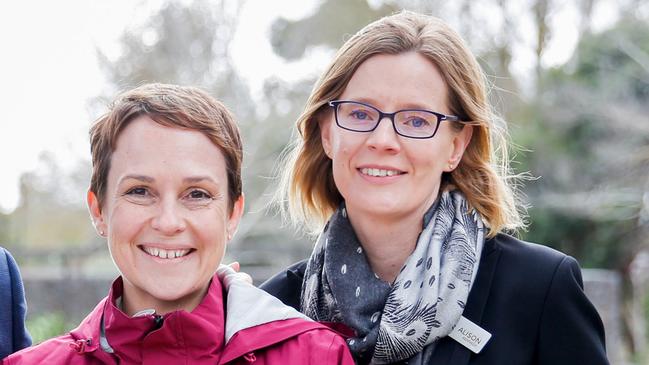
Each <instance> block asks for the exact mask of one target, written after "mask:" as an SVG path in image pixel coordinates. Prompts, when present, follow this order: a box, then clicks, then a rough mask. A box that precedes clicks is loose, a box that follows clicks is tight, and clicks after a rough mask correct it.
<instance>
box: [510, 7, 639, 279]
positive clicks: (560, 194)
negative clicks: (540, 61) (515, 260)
mask: <svg viewBox="0 0 649 365" xmlns="http://www.w3.org/2000/svg"><path fill="white" fill-rule="evenodd" d="M647 49H649V27H647V23H646V21H644V20H639V19H634V18H625V19H622V20H621V21H620V22H619V24H618V25H617V26H616V27H614V28H613V29H610V30H608V31H606V32H603V33H601V34H589V35H586V36H585V37H584V38H583V39H582V41H581V42H580V43H579V45H578V47H577V50H576V52H575V55H574V56H573V59H572V60H571V61H570V62H569V63H568V64H566V65H564V66H561V67H558V68H556V69H552V70H548V71H546V72H544V73H543V75H542V77H543V83H542V84H543V89H542V90H540V94H539V95H538V97H537V98H536V99H535V100H533V101H532V102H531V103H529V105H528V109H527V111H526V112H525V114H526V115H525V116H520V117H519V119H521V120H526V121H527V122H526V123H527V125H526V126H525V128H524V129H522V132H521V133H518V134H517V135H516V138H517V141H518V142H519V143H521V144H523V145H525V146H527V147H529V148H530V149H531V150H532V151H533V153H531V154H529V155H527V156H526V158H527V161H525V164H526V166H527V167H528V168H529V169H530V170H531V171H532V172H533V173H534V174H535V175H538V176H541V177H542V178H541V179H540V180H539V181H538V182H537V183H535V184H531V185H530V186H529V187H528V189H527V194H528V196H529V197H530V200H531V201H532V205H533V206H534V207H535V208H534V209H533V210H532V211H531V213H532V220H531V221H532V229H531V230H530V232H529V233H528V234H527V237H528V238H529V239H532V240H539V241H540V242H547V243H549V244H552V245H555V246H556V247H559V248H560V249H562V250H563V251H566V252H568V253H570V254H573V255H575V256H577V257H579V258H580V259H581V261H582V263H583V264H584V265H586V266H595V267H608V268H615V269H618V270H620V271H622V272H624V271H626V267H627V266H628V264H629V263H630V261H631V259H632V258H633V256H634V255H635V253H636V252H637V251H638V250H639V249H640V248H641V247H643V246H647V245H649V242H647V232H646V229H647V222H646V220H642V219H640V212H641V209H642V207H643V195H644V194H645V191H646V186H647V182H648V181H649V159H648V158H647V146H649V117H648V115H649V54H648V53H647V52H646V51H645V50H647Z"/></svg>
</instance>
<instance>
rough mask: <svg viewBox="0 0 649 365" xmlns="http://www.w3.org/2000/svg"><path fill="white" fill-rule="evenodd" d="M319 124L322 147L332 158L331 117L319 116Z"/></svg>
mask: <svg viewBox="0 0 649 365" xmlns="http://www.w3.org/2000/svg"><path fill="white" fill-rule="evenodd" d="M318 126H319V127H320V140H321V142H322V149H323V150H324V153H325V155H327V157H329V158H330V159H331V118H326V117H324V118H323V117H320V118H318Z"/></svg>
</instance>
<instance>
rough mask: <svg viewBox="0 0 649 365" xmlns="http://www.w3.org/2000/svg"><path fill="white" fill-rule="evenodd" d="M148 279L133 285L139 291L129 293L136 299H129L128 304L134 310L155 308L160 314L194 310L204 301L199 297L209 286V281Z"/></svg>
mask: <svg viewBox="0 0 649 365" xmlns="http://www.w3.org/2000/svg"><path fill="white" fill-rule="evenodd" d="M148 279H149V280H146V281H143V280H141V281H140V282H139V283H133V284H134V286H136V287H137V289H136V290H134V291H129V292H130V293H129V294H131V295H132V296H133V297H134V298H129V299H128V302H130V303H131V304H132V305H133V306H135V307H137V308H134V309H136V310H138V311H139V310H142V309H149V308H153V309H155V310H156V311H157V312H158V313H159V314H164V313H166V312H169V311H172V310H178V309H185V310H187V311H191V310H193V309H194V307H195V306H196V305H198V303H200V300H201V299H202V298H199V296H201V294H202V293H204V292H205V291H206V289H207V286H208V285H209V280H207V281H205V280H189V279H187V278H177V279H176V280H173V279H172V280H164V279H161V278H148ZM178 279H180V280H178ZM125 294H126V292H125ZM139 307H142V308H139ZM145 307H146V308H145Z"/></svg>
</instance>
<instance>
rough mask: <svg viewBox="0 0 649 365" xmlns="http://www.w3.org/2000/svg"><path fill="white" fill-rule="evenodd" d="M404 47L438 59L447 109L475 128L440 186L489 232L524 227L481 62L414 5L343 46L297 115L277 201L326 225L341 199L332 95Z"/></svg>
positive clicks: (316, 225)
mask: <svg viewBox="0 0 649 365" xmlns="http://www.w3.org/2000/svg"><path fill="white" fill-rule="evenodd" d="M406 52H417V53H419V54H421V55H423V56H424V57H426V58H427V59H428V60H430V61H431V62H432V63H433V64H435V65H436V66H437V68H438V70H439V71H440V73H441V74H442V76H443V78H444V80H445V82H446V85H447V86H448V100H447V103H448V105H449V108H450V112H451V114H454V115H457V116H459V117H460V120H461V122H460V123H456V125H455V126H456V127H457V128H458V129H461V128H462V125H463V124H469V125H472V126H473V128H474V129H473V136H472V138H471V141H470V143H469V145H468V146H467V149H466V151H465V153H464V155H463V157H462V160H461V161H460V164H459V165H458V166H457V168H456V169H455V170H453V171H452V172H450V173H444V174H443V175H442V186H441V188H442V189H444V188H452V187H455V188H457V189H459V190H461V191H462V192H463V193H464V195H465V196H466V198H467V200H468V201H469V204H470V205H471V206H472V207H473V208H474V209H476V210H477V211H478V212H479V213H480V214H481V215H482V217H483V219H484V221H485V223H486V224H487V225H488V227H489V236H490V237H492V236H494V235H495V234H497V233H498V232H500V231H502V230H503V229H506V230H514V229H516V228H518V227H521V226H523V225H524V222H523V218H522V214H521V213H520V212H519V210H518V209H519V207H518V205H517V197H516V189H515V186H513V184H511V183H509V180H510V179H509V177H510V174H509V156H508V146H509V141H508V135H507V129H506V124H505V123H504V122H503V121H502V119H500V118H499V117H498V116H497V115H496V114H495V113H494V112H493V111H492V108H491V105H490V104H489V101H488V98H487V82H486V78H485V75H484V73H483V72H482V69H481V68H480V65H479V64H478V62H477V61H476V59H475V57H474V56H473V54H472V53H471V51H470V50H469V49H468V47H467V46H466V44H465V42H464V41H463V40H462V38H461V37H460V36H459V34H457V32H455V31H454V30H453V29H451V28H450V27H449V26H448V25H446V24H445V23H444V22H443V21H441V20H440V19H437V18H435V17H432V16H427V15H423V14H417V13H413V12H409V11H403V12H400V13H397V14H394V15H392V16H388V17H385V18H382V19H379V20H377V21H375V22H373V23H371V24H369V25H367V26H366V27H364V28H363V29H361V30H360V31H359V32H358V33H356V34H355V35H354V36H352V37H351V38H350V39H349V40H348V41H347V42H345V44H344V45H343V46H342V47H341V48H340V49H339V50H338V52H337V53H336V55H335V57H334V60H333V61H332V63H331V64H330V66H329V68H328V69H327V70H326V71H325V73H324V74H323V75H322V76H321V77H320V79H319V80H318V82H317V83H316V85H315V86H314V88H313V91H312V92H311V95H310V97H309V99H308V101H307V104H306V107H305V110H304V112H303V113H302V114H301V115H300V117H299V118H298V120H297V128H298V131H299V132H300V138H298V140H297V141H295V143H294V145H293V146H292V148H291V150H290V151H289V153H288V154H287V155H286V156H287V158H286V159H285V161H284V163H285V164H286V167H285V168H283V169H282V170H280V171H282V174H283V175H282V182H281V184H280V191H279V192H278V194H277V196H276V200H279V201H280V202H282V203H283V202H285V201H288V212H289V214H290V216H291V217H292V218H293V222H294V223H305V224H306V226H307V227H308V228H309V229H310V230H311V231H312V232H314V233H315V232H317V231H318V230H319V229H320V228H321V227H322V226H323V224H324V223H325V222H326V220H327V219H329V216H330V215H331V214H332V213H333V211H334V210H335V209H336V208H337V207H338V206H339V205H340V203H341V202H342V200H343V197H342V196H341V195H340V192H339V191H338V189H337V187H336V185H335V183H334V180H333V173H332V168H331V161H330V160H329V158H328V157H327V156H326V155H325V153H324V150H323V147H322V141H321V136H320V127H319V124H318V121H319V119H320V118H323V117H326V116H328V115H329V114H327V113H331V111H330V109H329V107H328V105H327V102H328V101H330V100H335V99H338V98H339V96H340V95H341V94H342V93H343V91H344V90H345V88H346V87H347V84H348V83H349V80H350V79H351V78H352V76H353V74H354V73H355V72H356V70H357V69H358V67H359V66H360V65H361V64H362V63H363V62H365V61H366V60H367V59H368V58H370V57H372V56H374V55H378V54H392V55H395V54H401V53H406ZM282 207H283V208H286V206H284V205H282Z"/></svg>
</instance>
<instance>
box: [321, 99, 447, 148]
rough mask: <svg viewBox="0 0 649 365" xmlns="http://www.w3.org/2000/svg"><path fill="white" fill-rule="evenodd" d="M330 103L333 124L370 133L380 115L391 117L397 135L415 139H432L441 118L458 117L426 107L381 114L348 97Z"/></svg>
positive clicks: (378, 120)
mask: <svg viewBox="0 0 649 365" xmlns="http://www.w3.org/2000/svg"><path fill="white" fill-rule="evenodd" d="M329 106H331V107H332V108H333V109H334V112H335V113H334V114H335V118H336V124H337V125H338V126H339V127H340V128H342V129H346V130H349V131H354V132H371V131H373V130H375V129H376V127H378V125H379V123H381V121H382V120H383V118H390V120H391V121H392V127H393V128H394V131H395V132H396V133H397V134H398V135H400V136H404V137H408V138H417V139H425V138H433V137H434V136H435V133H437V129H438V128H439V123H440V122H441V121H443V120H447V121H458V120H459V118H458V117H456V116H454V115H445V114H440V113H436V112H433V111H430V110H425V109H403V110H397V111H396V112H394V113H384V112H382V111H380V110H378V109H377V108H375V107H373V106H371V105H369V104H365V103H361V102H358V101H350V100H332V101H330V102H329Z"/></svg>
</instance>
